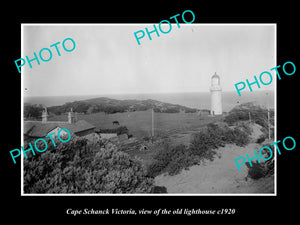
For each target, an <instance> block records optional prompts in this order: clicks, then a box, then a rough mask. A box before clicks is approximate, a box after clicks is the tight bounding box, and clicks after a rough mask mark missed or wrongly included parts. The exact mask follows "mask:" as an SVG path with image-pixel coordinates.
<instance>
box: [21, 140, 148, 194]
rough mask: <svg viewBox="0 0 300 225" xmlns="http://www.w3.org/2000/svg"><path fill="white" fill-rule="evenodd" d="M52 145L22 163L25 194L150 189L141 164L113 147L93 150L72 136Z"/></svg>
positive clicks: (130, 191) (123, 191)
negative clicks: (63, 141)
mask: <svg viewBox="0 0 300 225" xmlns="http://www.w3.org/2000/svg"><path fill="white" fill-rule="evenodd" d="M50 142H51V140H50ZM55 143H56V147H53V144H51V143H48V149H47V151H46V152H44V153H41V154H37V155H35V156H32V157H30V158H29V159H27V160H25V161H24V192H25V193H141V192H146V193H149V192H150V191H151V188H152V187H153V179H152V178H149V177H147V176H146V171H145V170H144V168H143V167H142V165H141V163H140V162H139V161H137V160H133V159H131V158H130V156H129V155H128V154H126V153H124V152H121V151H118V149H117V148H116V147H115V146H114V145H110V147H105V148H95V149H93V148H89V147H88V145H87V141H86V139H84V138H79V137H75V136H73V137H72V138H71V140H70V141H69V142H68V143H61V142H59V141H56V142H55ZM42 144H43V143H42ZM39 148H40V149H42V148H41V147H39Z"/></svg>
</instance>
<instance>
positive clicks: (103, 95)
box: [24, 89, 275, 98]
mask: <svg viewBox="0 0 300 225" xmlns="http://www.w3.org/2000/svg"><path fill="white" fill-rule="evenodd" d="M224 92H235V91H222V93H224ZM255 92H260V93H261V92H275V90H272V89H271V90H255ZM193 93H210V91H191V92H156V93H154V92H152V93H149V92H148V93H147V92H144V93H111V94H108V93H106V94H73V95H72V94H69V95H31V96H24V98H32V97H35V98H36V97H76V96H78V97H79V96H101V97H105V96H108V95H155V94H193ZM248 93H251V94H252V92H247V93H244V94H248Z"/></svg>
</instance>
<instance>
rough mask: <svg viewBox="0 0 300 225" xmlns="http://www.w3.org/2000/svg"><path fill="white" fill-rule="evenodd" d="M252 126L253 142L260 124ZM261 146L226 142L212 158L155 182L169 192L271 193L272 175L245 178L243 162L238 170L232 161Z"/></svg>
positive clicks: (250, 154)
mask: <svg viewBox="0 0 300 225" xmlns="http://www.w3.org/2000/svg"><path fill="white" fill-rule="evenodd" d="M253 128H254V129H253V133H252V135H251V138H252V141H254V140H255V139H257V138H258V137H259V136H260V134H261V131H260V129H259V127H257V126H256V125H254V127H253ZM260 148H261V146H260V145H258V144H256V143H250V144H248V145H247V146H245V147H238V146H236V145H233V144H228V145H226V146H225V147H221V148H219V149H218V150H217V152H218V153H217V156H216V157H215V159H214V161H205V162H204V163H202V164H201V165H197V166H192V167H190V168H189V170H184V171H182V172H181V173H180V174H178V175H175V176H169V175H160V176H157V177H156V178H155V184H156V185H158V186H165V187H166V188H167V191H168V193H274V176H271V177H265V178H260V179H258V180H253V179H251V178H247V179H246V177H247V174H248V168H247V167H246V166H245V165H244V166H242V167H241V169H242V171H241V172H239V171H238V168H237V166H236V164H235V161H234V160H235V159H236V158H237V157H240V156H245V154H249V156H254V153H253V151H254V150H258V149H260Z"/></svg>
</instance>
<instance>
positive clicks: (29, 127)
mask: <svg viewBox="0 0 300 225" xmlns="http://www.w3.org/2000/svg"><path fill="white" fill-rule="evenodd" d="M47 116H48V114H47V109H46V108H45V110H44V111H43V114H42V121H24V138H25V139H29V138H41V137H45V136H47V135H48V134H51V133H53V132H55V133H57V132H58V131H59V130H60V129H62V128H66V129H68V130H69V131H70V132H71V134H75V135H76V136H80V137H83V136H86V135H88V134H91V133H94V132H95V126H94V125H92V124H90V123H88V122H87V121H85V120H78V121H77V120H76V118H75V114H74V112H73V111H72V109H71V112H69V114H68V121H48V118H47ZM62 135H63V134H62Z"/></svg>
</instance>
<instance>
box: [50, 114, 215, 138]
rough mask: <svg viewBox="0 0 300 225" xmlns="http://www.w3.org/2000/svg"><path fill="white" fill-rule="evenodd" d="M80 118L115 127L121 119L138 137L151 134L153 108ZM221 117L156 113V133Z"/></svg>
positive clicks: (180, 129) (190, 127)
mask: <svg viewBox="0 0 300 225" xmlns="http://www.w3.org/2000/svg"><path fill="white" fill-rule="evenodd" d="M77 117H78V119H79V120H80V119H83V120H86V121H87V122H89V123H91V124H93V125H95V126H96V127H97V128H103V129H106V128H115V127H114V126H113V124H112V122H113V121H115V120H116V121H119V123H120V125H121V126H126V127H127V128H128V129H129V133H130V134H132V135H133V136H134V137H136V138H142V137H145V136H150V134H151V110H148V111H135V112H124V113H115V114H105V113H103V112H100V113H93V114H86V115H83V114H79V115H77ZM219 119H220V117H209V116H202V117H201V118H200V116H199V115H198V114H197V113H155V114H154V127H155V130H154V132H155V135H159V136H163V135H167V136H169V135H171V134H176V133H181V132H186V131H190V130H196V129H197V128H199V127H203V126H204V125H207V124H208V123H211V122H214V121H216V120H219ZM49 120H52V121H67V115H59V116H52V117H50V118H49Z"/></svg>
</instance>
